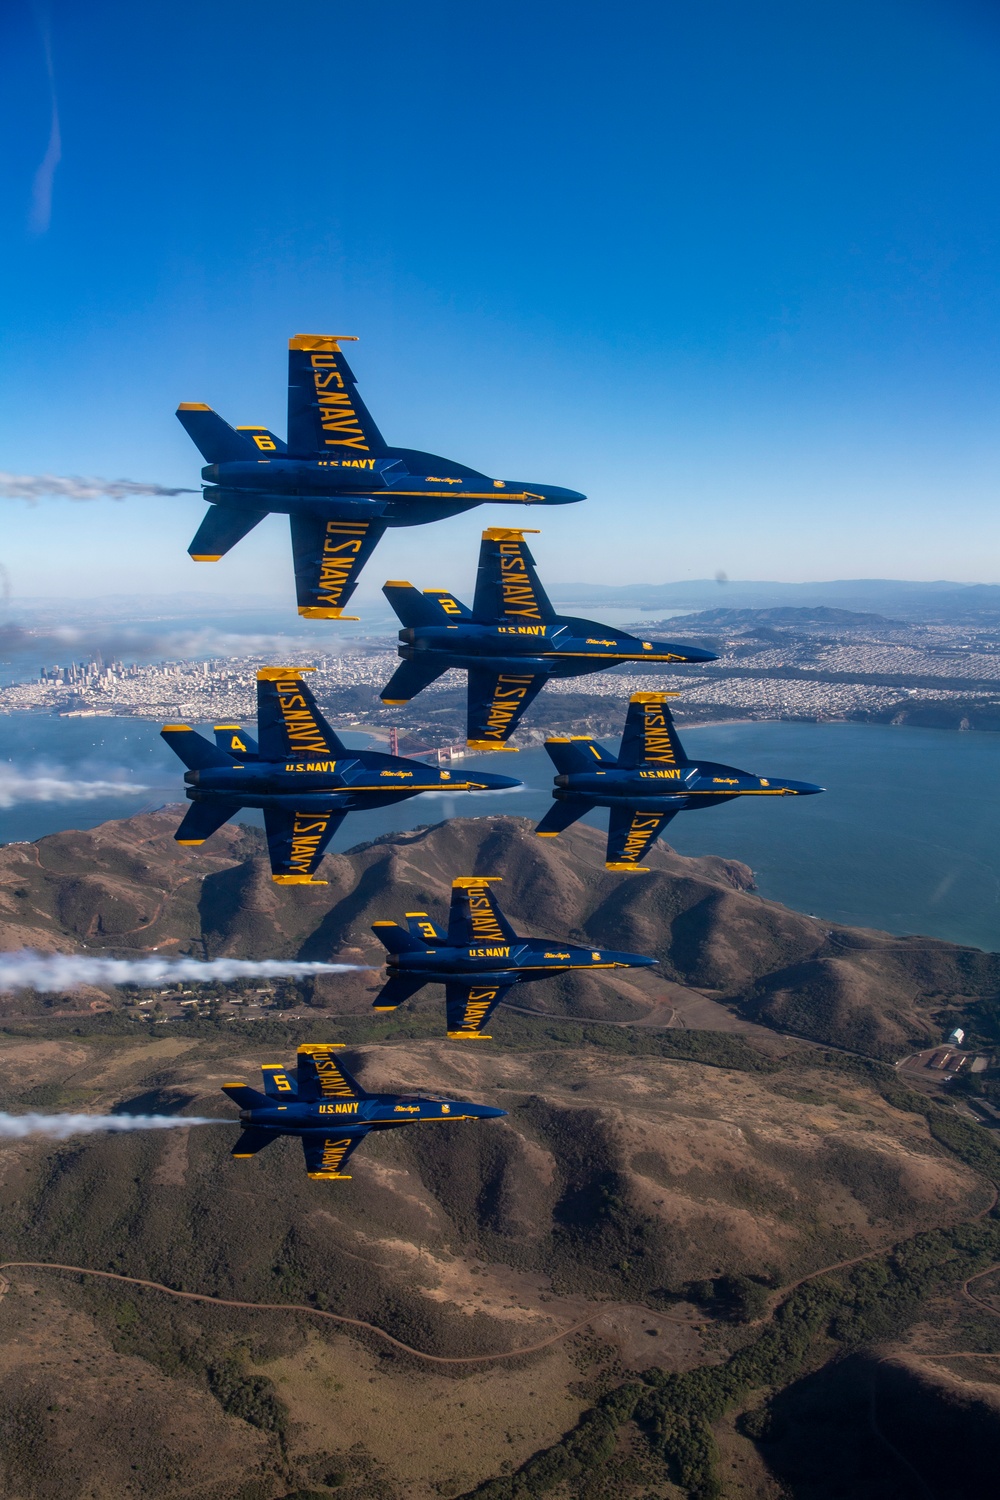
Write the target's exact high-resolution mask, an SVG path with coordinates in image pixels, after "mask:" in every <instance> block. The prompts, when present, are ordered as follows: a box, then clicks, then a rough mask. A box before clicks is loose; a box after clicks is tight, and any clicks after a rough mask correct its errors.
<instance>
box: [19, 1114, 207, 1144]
mask: <svg viewBox="0 0 1000 1500" xmlns="http://www.w3.org/2000/svg"><path fill="white" fill-rule="evenodd" d="M234 1123H235V1122H234V1121H232V1120H222V1119H218V1120H212V1119H208V1118H199V1117H196V1116H194V1115H32V1114H29V1115H5V1114H0V1140H23V1138H24V1137H25V1136H27V1135H47V1136H49V1137H50V1139H52V1140H54V1141H65V1140H66V1139H67V1138H68V1137H69V1136H71V1135H96V1134H97V1133H98V1131H102V1130H117V1131H131V1130H178V1129H180V1128H181V1127H182V1126H183V1127H186V1126H188V1125H231V1124H234Z"/></svg>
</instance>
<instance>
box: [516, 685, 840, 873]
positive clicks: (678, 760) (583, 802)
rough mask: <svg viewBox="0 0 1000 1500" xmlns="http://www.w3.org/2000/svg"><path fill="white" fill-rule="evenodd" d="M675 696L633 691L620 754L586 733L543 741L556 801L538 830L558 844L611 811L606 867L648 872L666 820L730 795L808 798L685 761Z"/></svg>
mask: <svg viewBox="0 0 1000 1500" xmlns="http://www.w3.org/2000/svg"><path fill="white" fill-rule="evenodd" d="M677 696H678V694H677V693H633V694H632V697H631V698H630V699H629V706H628V716H627V718H626V720H625V733H624V734H623V736H622V742H621V746H620V748H619V751H618V754H617V756H614V755H612V754H611V752H610V751H608V750H605V749H604V747H603V745H599V744H597V742H596V740H592V739H590V738H589V737H588V736H587V735H585V734H583V735H570V736H568V737H566V738H563V737H556V738H553V739H549V740H546V741H545V748H546V750H547V751H548V752H549V758H550V759H551V761H552V763H553V765H554V766H555V768H556V770H557V771H558V773H559V774H558V775H557V776H556V779H555V790H554V791H553V793H552V795H553V797H554V798H555V799H556V800H555V802H554V803H553V804H552V806H551V808H550V809H549V811H548V812H547V813H546V814H545V817H544V818H543V819H542V821H541V822H540V823H539V825H538V827H537V828H536V829H535V832H536V833H537V834H538V835H539V837H540V838H549V839H552V838H555V837H556V835H557V834H560V833H562V831H563V829H564V828H568V827H569V826H570V824H571V823H575V822H576V820H577V818H582V817H583V815H584V813H586V812H589V811H590V809H591V808H592V807H609V808H610V809H611V819H610V823H609V826H608V849H607V868H608V869H609V870H645V869H646V868H647V867H646V866H645V865H641V864H640V863H639V861H640V860H641V859H643V858H644V857H645V856H646V854H648V852H649V850H650V848H651V847H652V845H653V844H654V843H655V842H656V840H657V839H658V838H659V836H660V834H661V833H662V832H663V830H664V828H666V826H667V824H668V823H669V822H670V820H671V818H676V816H677V814H678V813H679V812H688V811H690V810H691V809H695V810H697V809H699V808H702V807H715V806H717V805H718V803H720V802H730V801H731V800H732V799H733V797H809V796H812V794H813V793H814V792H822V791H824V790H825V788H824V787H821V786H813V785H812V783H811V782H809V781H775V780H774V778H773V777H764V776H753V775H751V774H750V772H749V771H738V770H737V769H736V768H735V766H722V765H718V764H717V763H716V762H715V761H713V760H689V759H688V757H687V756H686V755H685V753H684V747H683V745H682V744H681V742H680V737H679V736H678V733H677V730H676V728H675V726H674V720H673V716H672V714H671V712H670V710H669V708H667V706H666V700H667V699H668V698H676V697H677Z"/></svg>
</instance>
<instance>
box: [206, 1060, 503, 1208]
mask: <svg viewBox="0 0 1000 1500" xmlns="http://www.w3.org/2000/svg"><path fill="white" fill-rule="evenodd" d="M341 1046H343V1043H342V1042H328V1043H324V1044H320V1045H308V1046H302V1047H300V1048H299V1051H298V1066H297V1068H296V1070H295V1073H294V1075H293V1074H292V1072H291V1069H287V1070H286V1069H284V1068H282V1067H279V1066H278V1065H277V1064H274V1063H265V1064H264V1066H263V1067H262V1069H261V1072H262V1073H263V1075H264V1092H263V1093H260V1092H259V1091H258V1090H257V1089H252V1088H250V1086H249V1084H246V1083H226V1084H223V1092H224V1093H226V1094H228V1095H229V1097H230V1099H232V1101H233V1103H234V1104H238V1105H239V1109H240V1120H241V1121H242V1122H243V1126H244V1130H243V1134H242V1135H241V1136H240V1138H239V1140H238V1141H237V1142H236V1145H235V1146H234V1147H233V1149H232V1153H231V1155H232V1156H234V1157H235V1158H236V1160H238V1161H240V1160H245V1159H246V1158H247V1157H251V1156H256V1155H257V1153H258V1151H263V1149H264V1147H265V1146H269V1145H270V1144H271V1142H272V1141H276V1140H277V1139H278V1138H279V1137H280V1136H283V1135H297V1136H299V1138H300V1139H301V1141H302V1149H303V1150H304V1152H305V1157H306V1171H307V1172H308V1173H309V1176H310V1177H312V1178H314V1179H324V1178H325V1179H328V1180H332V1181H335V1182H350V1180H351V1176H350V1173H349V1172H345V1171H344V1170H343V1169H344V1167H345V1166H346V1165H347V1159H348V1157H349V1156H350V1154H351V1152H352V1151H353V1150H354V1148H355V1147H356V1146H359V1145H360V1144H361V1142H362V1141H363V1140H364V1138H365V1136H366V1135H370V1134H371V1132H372V1131H373V1130H397V1129H398V1128H399V1127H400V1126H401V1125H428V1124H439V1125H441V1124H444V1125H448V1124H451V1123H452V1122H453V1121H454V1120H491V1119H497V1118H498V1117H499V1116H500V1115H505V1114H506V1113H507V1111H506V1110H505V1109H494V1108H493V1106H492V1105H489V1104H470V1103H469V1102H468V1100H466V1099H423V1098H420V1097H419V1096H418V1095H416V1094H369V1093H368V1092H367V1091H366V1090H365V1089H363V1088H362V1087H361V1085H360V1083H358V1082H357V1080H356V1079H355V1078H352V1077H351V1074H350V1073H349V1072H348V1071H347V1069H346V1068H345V1067H344V1064H343V1063H342V1062H341V1061H340V1058H339V1057H337V1056H336V1055H335V1051H334V1049H335V1048H337V1047H341Z"/></svg>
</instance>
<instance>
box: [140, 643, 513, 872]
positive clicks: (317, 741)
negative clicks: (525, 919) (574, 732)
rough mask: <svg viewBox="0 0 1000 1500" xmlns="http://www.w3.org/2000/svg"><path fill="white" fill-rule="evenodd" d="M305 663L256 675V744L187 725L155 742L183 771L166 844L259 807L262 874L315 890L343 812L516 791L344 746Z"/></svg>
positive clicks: (227, 730)
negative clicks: (309, 683)
mask: <svg viewBox="0 0 1000 1500" xmlns="http://www.w3.org/2000/svg"><path fill="white" fill-rule="evenodd" d="M314 670H315V669H314V668H313V667H299V668H296V667H263V668H262V669H261V670H260V671H259V672H258V673H257V733H258V735H259V737H260V743H259V744H258V743H257V741H255V740H254V739H253V738H252V737H251V736H250V735H248V734H246V733H245V732H244V731H243V730H242V729H241V728H240V726H239V725H235V724H218V725H216V728H215V739H216V743H215V744H214V745H213V744H212V743H211V742H210V741H209V740H206V739H204V738H203V736H202V735H200V734H197V733H196V732H195V730H193V729H192V728H191V727H190V726H189V725H187V724H167V725H165V726H164V728H163V730H162V731H161V732H162V735H163V738H164V739H165V740H166V742H167V744H168V745H169V746H170V748H171V750H173V752H174V754H175V755H177V756H179V757H180V759H181V760H182V761H183V762H184V764H185V765H186V766H187V767H188V769H187V770H186V771H185V773H184V780H185V782H186V783H187V795H188V798H189V800H190V801H191V803H192V804H193V806H191V807H189V808H188V810H187V813H186V815H185V817H184V821H183V822H182V823H181V825H180V827H179V828H178V830H177V832H176V833H175V834H174V838H175V839H176V840H177V842H178V843H179V844H203V843H204V842H205V840H206V839H207V838H210V837H211V835H212V834H213V833H215V831H216V829H218V828H221V827H222V825H223V823H228V821H229V819H230V818H231V817H233V816H234V814H235V813H237V812H239V810H240V809H241V808H243V807H255V808H260V809H262V810H263V813H264V831H265V833H266V834H267V847H268V852H269V854H270V857H271V878H272V879H273V880H274V881H276V882H277V883H278V884H279V885H325V884H326V881H325V880H316V879H315V872H316V870H317V868H318V866H319V863H320V861H321V859H322V858H323V855H324V853H325V852H326V849H327V846H328V845H329V843H330V840H331V839H332V838H333V835H334V834H335V833H336V831H337V829H338V828H339V827H340V825H341V823H342V822H343V821H344V818H345V817H346V816H347V814H348V813H349V812H356V811H360V810H367V809H368V808H373V807H387V806H390V805H391V804H392V803H395V802H402V801H405V800H406V799H407V798H408V797H416V796H418V795H419V793H420V792H440V791H445V792H449V793H450V792H485V791H498V790H502V789H505V788H509V787H515V786H520V785H521V783H520V782H519V781H516V780H514V778H513V777H510V776H495V775H490V774H489V773H488V772H485V771H470V772H468V773H467V774H465V775H463V774H462V773H461V772H457V773H456V772H454V771H439V770H438V769H437V767H436V766H429V765H426V764H425V763H424V761H422V760H406V759H404V758H403V757H402V756H400V755H382V754H381V753H379V752H378V751H375V750H349V749H348V748H347V746H346V745H345V744H344V743H343V741H342V740H341V739H340V738H339V737H338V736H337V735H336V734H335V733H334V732H333V730H332V729H331V727H330V725H329V724H328V723H327V722H326V720H325V719H324V717H323V715H322V714H321V713H320V711H319V709H318V708H317V706H316V700H315V698H314V697H313V695H312V693H311V692H310V691H309V689H308V688H307V687H306V685H305V683H304V682H303V681H302V673H303V672H311V671H314Z"/></svg>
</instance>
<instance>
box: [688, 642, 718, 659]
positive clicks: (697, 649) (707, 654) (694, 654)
mask: <svg viewBox="0 0 1000 1500" xmlns="http://www.w3.org/2000/svg"><path fill="white" fill-rule="evenodd" d="M684 651H685V654H686V656H687V658H688V660H689V661H718V660H719V658H718V657H717V656H716V654H715V652H714V651H705V650H703V649H702V647H701V646H685V647H684Z"/></svg>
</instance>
